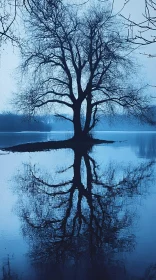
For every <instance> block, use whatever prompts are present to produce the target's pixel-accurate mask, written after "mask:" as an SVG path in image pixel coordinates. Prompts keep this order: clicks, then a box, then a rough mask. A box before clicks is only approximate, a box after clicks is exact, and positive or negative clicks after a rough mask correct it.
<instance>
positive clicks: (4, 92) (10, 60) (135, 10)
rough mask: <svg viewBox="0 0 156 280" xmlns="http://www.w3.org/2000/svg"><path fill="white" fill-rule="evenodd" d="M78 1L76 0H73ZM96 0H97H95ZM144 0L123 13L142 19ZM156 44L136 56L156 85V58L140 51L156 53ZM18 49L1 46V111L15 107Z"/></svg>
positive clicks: (119, 3)
mask: <svg viewBox="0 0 156 280" xmlns="http://www.w3.org/2000/svg"><path fill="white" fill-rule="evenodd" d="M73 2H76V0H73ZM77 2H81V3H82V2H85V1H83V0H77ZM94 2H95V1H94ZM124 2H125V1H124V0H115V10H116V11H119V10H120V8H121V7H122V4H123V3H124ZM143 3H144V0H137V1H136V0H130V3H128V4H127V5H126V7H125V8H124V10H123V11H122V14H123V15H125V16H128V15H129V14H131V18H132V19H134V20H135V21H139V20H141V19H142V15H141V13H142V12H143V11H144V6H143ZM155 49H156V44H154V45H152V46H148V47H144V48H139V49H138V50H136V51H135V57H136V58H137V62H138V63H139V65H142V66H141V67H140V68H138V72H139V73H140V74H139V76H140V79H141V80H142V81H143V82H144V83H148V84H151V85H153V86H154V85H156V79H155V69H156V58H149V57H147V56H146V55H143V54H140V53H152V54H156V50H155ZM17 53H18V52H17V50H16V49H15V48H14V49H13V47H12V46H11V45H4V46H3V47H2V48H1V55H0V113H1V112H3V111H9V110H10V111H11V110H12V109H13V108H12V107H11V105H10V99H11V97H12V92H15V91H17V90H19V89H18V86H17V83H18V76H19V75H18V76H17V71H16V68H17V67H18V65H19V62H20V60H19V57H18V55H17ZM155 91H156V88H150V89H149V93H150V94H152V95H153V96H156V92H155Z"/></svg>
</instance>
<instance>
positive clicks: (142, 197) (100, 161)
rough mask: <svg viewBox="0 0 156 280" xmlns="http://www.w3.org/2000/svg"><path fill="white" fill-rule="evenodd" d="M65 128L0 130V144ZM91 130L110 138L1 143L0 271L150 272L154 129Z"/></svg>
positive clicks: (154, 248)
mask: <svg viewBox="0 0 156 280" xmlns="http://www.w3.org/2000/svg"><path fill="white" fill-rule="evenodd" d="M71 135H72V134H71V133H66V132H62V133H57V132H53V133H14V134H9V133H1V134H0V147H6V146H12V145H16V144H21V143H26V142H36V141H50V140H60V139H67V138H69V137H71ZM95 137H96V138H101V139H106V140H115V141H116V142H115V143H114V144H105V145H97V146H94V147H93V149H92V150H91V151H85V150H83V152H82V151H81V147H78V149H75V150H71V149H62V150H57V151H55V150H53V151H48V152H36V153H6V152H4V151H0V189H1V197H0V279H24V280H27V279H30V280H31V279H32V280H40V279H46V280H48V279H56V280H57V279H68V280H69V279H74V280H75V279H85V280H90V279H91V280H93V279H111V280H112V279H113V280H114V279H119V280H120V279H121V280H122V279H125V280H126V279H156V223H155V218H156V203H155V201H156V190H155V162H154V160H155V158H156V133H146V132H144V133H140V132H139V133H136V132H131V133H130V132H97V133H96V134H95ZM9 277H10V278H9ZM11 277H12V278H11ZM150 277H151V278H150ZM152 277H153V278H152Z"/></svg>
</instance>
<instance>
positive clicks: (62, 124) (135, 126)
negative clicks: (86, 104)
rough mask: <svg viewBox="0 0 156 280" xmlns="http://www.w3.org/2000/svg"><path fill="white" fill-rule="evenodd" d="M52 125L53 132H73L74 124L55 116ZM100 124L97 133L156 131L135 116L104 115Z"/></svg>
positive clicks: (153, 126) (154, 127) (153, 127)
mask: <svg viewBox="0 0 156 280" xmlns="http://www.w3.org/2000/svg"><path fill="white" fill-rule="evenodd" d="M64 116H65V117H67V118H70V116H68V115H64ZM49 119H50V122H51V124H52V130H59V131H70V130H73V126H72V123H71V122H69V121H66V120H64V119H58V120H57V118H56V117H54V116H51V117H49ZM99 120H100V121H99V123H97V125H96V127H95V128H94V130H96V131H98V130H99V131H103V130H104V131H129V130H130V131H133V130H134V131H135V130H137V131H142V130H147V131H148V130H149V131H151V130H152V131H155V130H156V126H155V125H150V124H147V123H141V122H140V121H139V120H138V119H136V118H135V117H133V116H127V115H124V114H115V115H105V116H104V115H103V116H100V118H99Z"/></svg>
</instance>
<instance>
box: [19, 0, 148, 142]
mask: <svg viewBox="0 0 156 280" xmlns="http://www.w3.org/2000/svg"><path fill="white" fill-rule="evenodd" d="M23 18H24V24H25V30H26V37H25V41H24V42H22V44H21V52H22V57H23V64H22V70H23V73H24V79H25V81H24V85H23V89H21V91H20V92H19V93H18V94H17V98H16V104H17V105H18V106H19V107H20V109H21V108H22V109H23V110H24V111H25V112H27V113H29V114H30V115H33V114H35V113H36V112H37V111H38V110H39V109H41V108H45V107H46V106H48V109H49V110H52V108H55V110H56V109H57V110H58V111H57V112H58V116H59V117H63V118H65V117H64V115H62V114H61V113H62V112H63V111H64V110H66V108H67V111H68V112H70V113H71V115H72V117H71V118H66V119H67V120H68V121H71V122H72V123H73V126H74V132H75V137H76V138H77V137H82V136H86V135H89V133H90V131H91V130H92V128H93V127H95V125H96V123H97V121H98V118H99V115H100V113H101V112H104V113H106V112H108V111H109V112H110V111H111V112H114V111H115V110H118V109H119V108H120V107H121V108H123V109H124V110H125V111H127V112H128V113H130V114H134V115H136V116H138V117H142V118H143V119H146V120H147V119H148V120H149V113H148V115H147V112H149V106H148V98H147V97H146V96H145V95H144V94H142V92H143V89H142V88H141V89H138V88H137V89H136V88H135V87H134V86H132V82H131V80H130V78H128V79H127V77H130V74H131V73H132V71H134V70H132V69H133V68H132V61H131V59H130V58H129V53H130V52H131V51H132V47H131V45H130V43H129V42H127V40H126V34H125V32H124V31H122V27H123V26H122V25H121V23H120V21H119V20H118V17H117V16H116V15H114V14H113V11H112V7H111V8H109V6H106V4H105V5H102V6H101V7H100V9H99V7H97V6H93V7H89V8H88V9H86V10H85V11H82V10H81V9H79V7H75V6H70V5H65V4H63V3H62V2H60V1H57V5H56V3H55V5H54V3H53V2H51V1H50V2H46V5H45V2H43V1H32V6H31V5H29V13H24V17H23ZM26 79H27V81H28V83H26ZM61 109H62V110H61Z"/></svg>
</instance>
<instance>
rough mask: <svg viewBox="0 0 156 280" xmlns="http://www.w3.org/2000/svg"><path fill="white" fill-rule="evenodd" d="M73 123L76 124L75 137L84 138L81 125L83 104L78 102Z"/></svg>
mask: <svg viewBox="0 0 156 280" xmlns="http://www.w3.org/2000/svg"><path fill="white" fill-rule="evenodd" d="M73 111H74V113H73V125H74V137H73V138H74V139H75V140H80V139H81V138H82V126H81V104H76V105H75V106H74V109H73Z"/></svg>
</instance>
